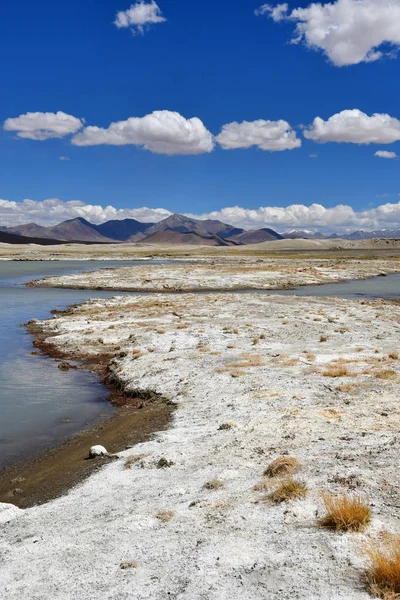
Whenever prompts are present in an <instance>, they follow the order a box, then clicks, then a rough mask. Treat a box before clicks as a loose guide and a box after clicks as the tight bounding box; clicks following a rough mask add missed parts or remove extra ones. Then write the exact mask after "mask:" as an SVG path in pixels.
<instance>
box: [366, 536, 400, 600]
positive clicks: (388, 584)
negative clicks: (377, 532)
mask: <svg viewBox="0 0 400 600" xmlns="http://www.w3.org/2000/svg"><path fill="white" fill-rule="evenodd" d="M365 552H366V554H367V557H368V563H369V564H368V569H367V572H366V576H367V581H368V585H369V588H370V591H371V593H372V594H373V595H374V596H376V597H377V598H382V599H383V600H397V599H398V598H400V536H398V535H397V536H396V535H391V534H386V535H385V536H384V537H383V539H381V540H379V541H375V542H371V543H369V544H368V545H367V546H366V548H365Z"/></svg>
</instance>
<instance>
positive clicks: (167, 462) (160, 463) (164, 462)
mask: <svg viewBox="0 0 400 600" xmlns="http://www.w3.org/2000/svg"><path fill="white" fill-rule="evenodd" d="M174 464H175V463H174V462H173V461H172V460H167V459H166V458H165V457H164V456H162V457H161V458H160V460H159V461H158V463H157V469H167V468H168V467H172V466H173V465H174Z"/></svg>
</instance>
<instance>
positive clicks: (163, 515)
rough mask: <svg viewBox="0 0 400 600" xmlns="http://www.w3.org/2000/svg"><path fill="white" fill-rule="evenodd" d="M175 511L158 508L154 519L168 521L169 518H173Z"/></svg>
mask: <svg viewBox="0 0 400 600" xmlns="http://www.w3.org/2000/svg"><path fill="white" fill-rule="evenodd" d="M174 515H175V513H174V512H173V511H172V510H160V511H159V512H158V513H157V514H156V519H158V520H159V521H161V522H162V523H168V521H171V519H173V518H174Z"/></svg>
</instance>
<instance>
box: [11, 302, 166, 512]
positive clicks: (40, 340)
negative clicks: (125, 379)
mask: <svg viewBox="0 0 400 600" xmlns="http://www.w3.org/2000/svg"><path fill="white" fill-rule="evenodd" d="M74 306H76V305H71V306H68V307H67V308H66V309H65V310H63V311H58V310H56V311H52V314H53V315H54V314H57V315H63V316H65V315H67V314H70V311H71V310H72V308H73V307H74ZM26 330H27V332H28V333H30V334H31V335H32V336H33V347H34V348H36V349H38V350H40V352H42V353H43V354H46V355H47V356H49V357H51V358H53V359H57V358H58V359H63V360H65V361H69V360H74V361H76V360H79V361H80V363H81V364H80V366H79V367H78V368H79V369H87V370H89V371H91V372H94V373H96V374H97V375H98V376H99V378H100V382H101V383H102V385H104V386H105V387H106V388H107V389H108V390H109V392H110V393H109V395H108V396H107V401H108V402H109V403H110V404H111V405H112V406H114V407H115V408H116V412H115V414H113V415H111V416H110V417H108V418H106V419H102V420H100V421H97V422H96V423H95V424H94V425H93V426H91V427H90V428H88V429H84V430H82V431H80V432H78V433H76V434H74V435H73V436H71V437H68V438H67V439H65V440H64V441H61V442H59V443H57V444H56V445H54V446H51V447H50V448H46V449H45V450H42V451H40V452H38V453H37V454H34V455H33V456H28V457H27V458H24V459H22V460H19V461H17V462H16V463H11V464H10V465H6V466H5V467H3V468H2V469H0V503H3V502H4V503H8V504H13V505H14V506H17V507H18V508H31V507H32V506H36V505H40V504H44V503H46V502H49V501H50V500H53V499H55V498H58V497H60V496H62V495H64V494H66V493H67V492H68V491H69V490H71V489H72V488H73V487H75V486H76V485H78V484H79V483H81V482H82V481H83V480H84V479H86V478H87V477H88V476H89V475H91V474H92V473H93V472H95V471H97V470H99V469H100V468H101V467H102V466H103V465H105V464H108V463H109V462H110V461H111V460H114V459H115V458H117V457H116V456H111V457H100V458H97V459H93V460H89V459H88V453H89V448H90V447H91V446H93V445H97V444H101V445H104V446H105V447H106V448H107V450H108V451H109V453H110V454H115V453H118V452H122V451H123V450H126V449H128V448H131V447H132V446H134V445H136V444H138V443H141V442H144V441H146V440H148V439H149V437H150V436H151V435H152V434H153V433H156V432H158V431H162V430H164V429H165V428H166V427H167V426H168V424H169V422H170V419H171V416H172V414H173V412H174V409H175V405H174V404H173V402H170V401H169V400H168V399H167V398H165V397H163V396H162V395H161V394H156V393H151V392H147V393H143V394H140V393H136V394H134V395H132V394H130V393H129V392H127V391H126V390H125V389H124V387H123V385H122V384H121V383H120V382H118V380H116V378H115V376H112V375H111V373H110V371H109V363H110V361H111V360H112V359H113V358H114V355H112V354H103V355H97V356H95V357H93V356H92V357H91V356H86V357H85V356H84V355H82V356H79V357H77V356H73V357H72V356H71V355H70V354H69V353H68V352H67V353H64V352H62V351H60V350H59V348H57V346H55V345H54V344H52V343H51V342H49V341H48V340H49V339H51V338H52V337H56V336H57V334H56V333H51V332H45V331H44V329H43V328H42V326H41V325H39V324H37V323H36V321H33V322H29V323H27V324H26ZM71 368H75V367H71Z"/></svg>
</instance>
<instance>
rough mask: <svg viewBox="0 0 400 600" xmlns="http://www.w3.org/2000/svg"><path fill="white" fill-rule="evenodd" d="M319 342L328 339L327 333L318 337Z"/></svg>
mask: <svg viewBox="0 0 400 600" xmlns="http://www.w3.org/2000/svg"><path fill="white" fill-rule="evenodd" d="M319 341H320V342H327V341H328V336H327V335H321V337H320V338H319Z"/></svg>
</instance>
